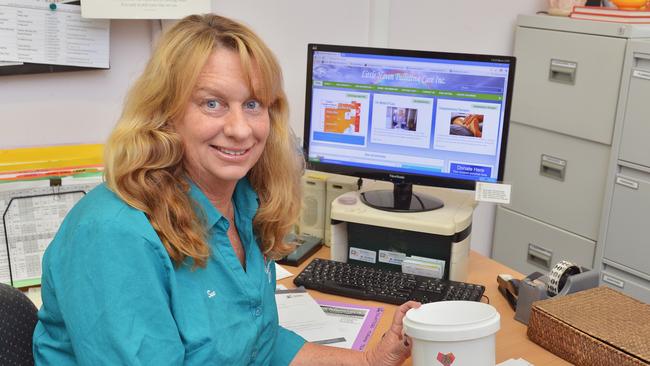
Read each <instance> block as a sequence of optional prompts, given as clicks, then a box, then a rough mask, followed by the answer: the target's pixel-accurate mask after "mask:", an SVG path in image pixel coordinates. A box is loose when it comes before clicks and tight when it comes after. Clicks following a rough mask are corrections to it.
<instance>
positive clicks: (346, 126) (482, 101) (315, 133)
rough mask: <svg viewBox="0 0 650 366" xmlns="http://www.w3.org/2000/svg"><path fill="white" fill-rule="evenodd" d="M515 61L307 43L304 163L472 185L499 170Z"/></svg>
mask: <svg viewBox="0 0 650 366" xmlns="http://www.w3.org/2000/svg"><path fill="white" fill-rule="evenodd" d="M514 68H515V59H514V58H513V57H507V56H490V55H475V54H458V53H441V52H425V51H408V50H392V49H378V48H367V47H349V46H334V45H321V44H310V45H309V46H308V62H307V97H306V106H305V130H304V148H305V153H306V155H307V161H308V163H309V166H310V168H312V169H315V170H322V171H328V172H334V173H340V174H346V175H354V176H359V177H366V178H372V179H381V180H389V181H392V182H396V183H415V184H423V185H433V186H441V187H452V188H460V189H474V187H475V182H476V181H485V182H498V181H500V180H502V178H503V168H504V166H503V163H504V160H505V151H506V138H507V134H508V122H509V114H510V101H511V99H512V98H511V97H512V84H513V80H514Z"/></svg>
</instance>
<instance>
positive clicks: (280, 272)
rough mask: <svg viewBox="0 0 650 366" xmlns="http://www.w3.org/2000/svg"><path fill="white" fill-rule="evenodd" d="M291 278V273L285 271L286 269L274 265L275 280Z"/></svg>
mask: <svg viewBox="0 0 650 366" xmlns="http://www.w3.org/2000/svg"><path fill="white" fill-rule="evenodd" d="M291 276H293V273H291V272H289V271H287V270H286V268H284V267H282V266H281V265H279V264H277V263H276V264H275V280H276V281H280V280H281V279H283V278H287V277H291Z"/></svg>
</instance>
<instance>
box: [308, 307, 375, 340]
mask: <svg viewBox="0 0 650 366" xmlns="http://www.w3.org/2000/svg"><path fill="white" fill-rule="evenodd" d="M316 302H317V303H318V304H319V305H320V307H321V308H322V309H323V311H324V312H325V314H327V315H328V316H331V317H336V318H338V319H339V321H340V323H341V328H345V331H346V332H345V333H346V334H347V335H350V334H356V337H354V341H352V340H351V339H350V340H348V339H347V338H348V337H346V342H345V344H332V346H336V347H342V348H351V349H354V350H358V351H363V349H364V348H365V347H366V345H367V344H368V342H369V341H370V338H371V337H372V333H373V331H374V330H375V328H376V327H377V324H379V320H380V319H381V316H382V314H383V313H384V308H381V307H373V306H363V305H356V304H346V303H341V302H336V301H327V300H316ZM362 321H363V322H362ZM350 338H352V337H350Z"/></svg>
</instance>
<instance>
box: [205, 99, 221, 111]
mask: <svg viewBox="0 0 650 366" xmlns="http://www.w3.org/2000/svg"><path fill="white" fill-rule="evenodd" d="M205 106H206V107H208V108H210V109H216V108H217V107H219V102H218V101H216V100H208V101H206V102H205Z"/></svg>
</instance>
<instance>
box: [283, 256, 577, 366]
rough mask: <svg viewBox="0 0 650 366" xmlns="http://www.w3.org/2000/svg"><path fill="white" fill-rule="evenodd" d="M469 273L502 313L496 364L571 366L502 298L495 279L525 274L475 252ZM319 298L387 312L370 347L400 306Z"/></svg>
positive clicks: (285, 281)
mask: <svg viewBox="0 0 650 366" xmlns="http://www.w3.org/2000/svg"><path fill="white" fill-rule="evenodd" d="M329 251H330V249H329V248H326V247H323V248H322V249H320V250H319V251H318V252H316V254H314V256H312V258H329ZM312 258H310V259H309V260H306V261H305V262H304V263H303V264H302V265H301V266H300V267H297V268H296V267H288V266H287V267H286V268H287V269H288V270H289V271H290V272H291V273H294V274H298V273H300V271H302V269H303V268H304V267H305V266H307V264H309V262H311V259H312ZM469 268H470V269H469V274H468V278H467V282H471V283H478V284H481V285H484V286H485V295H486V296H488V297H489V298H490V304H491V305H493V306H494V307H495V308H496V309H497V311H498V312H499V314H501V329H500V330H499V332H498V333H497V336H496V357H497V359H496V361H497V363H499V362H503V361H505V360H507V359H509V358H519V357H522V358H524V359H526V360H527V361H529V362H531V363H532V364H534V365H535V366H559V365H571V364H570V363H568V362H566V361H564V360H563V359H561V358H559V357H557V356H555V355H554V354H552V353H550V352H548V351H546V350H545V349H543V348H542V347H540V346H538V345H537V344H535V343H533V342H531V341H530V340H529V339H528V337H527V336H526V329H527V327H526V326H525V325H524V324H522V323H520V322H518V321H516V320H515V319H514V311H513V310H512V309H511V308H510V306H509V305H508V302H507V301H506V299H505V298H503V296H501V294H500V293H499V291H498V290H497V288H498V286H497V281H496V277H497V275H498V274H499V273H509V274H512V275H513V276H515V277H522V278H523V277H524V276H523V275H522V274H520V273H518V272H517V271H514V270H512V269H510V268H508V267H506V266H504V265H502V264H500V263H498V262H495V261H494V260H492V259H490V258H487V257H484V256H482V255H480V254H478V253H476V252H473V251H472V252H471V254H470V259H469ZM293 278H294V277H289V278H285V279H283V280H280V281H278V283H279V284H282V285H284V286H286V287H287V288H293V287H296V286H295V285H294V284H293V282H292V281H293ZM309 292H310V293H311V294H312V296H313V297H314V298H316V299H324V300H333V301H340V302H344V303H355V304H363V305H370V306H381V307H383V308H384V309H385V311H384V315H383V316H382V318H381V320H380V322H379V325H378V326H377V329H375V333H374V334H373V335H372V338H371V340H370V343H369V347H374V346H375V345H376V344H377V343H378V342H379V340H380V338H381V335H382V334H383V333H384V332H385V331H386V330H387V329H388V328H389V326H390V324H391V320H392V319H393V313H394V310H395V308H397V306H395V305H390V304H384V303H379V302H374V301H365V300H357V299H351V298H347V297H341V296H336V295H330V294H324V293H322V292H318V291H313V290H310V291H309ZM405 365H411V359H408V360H407V361H406V363H405Z"/></svg>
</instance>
